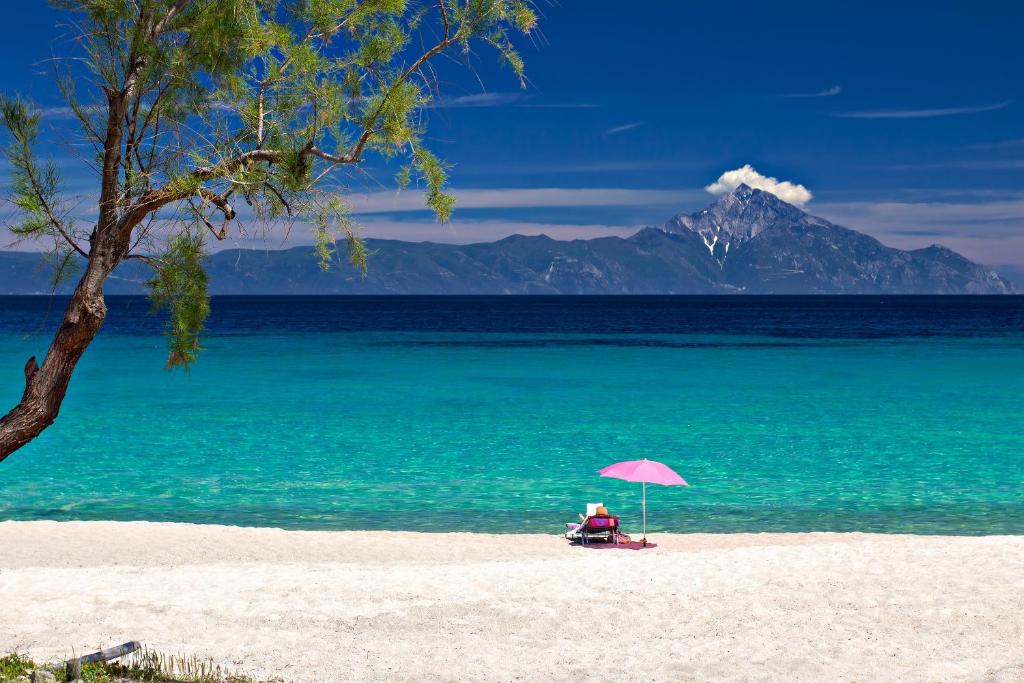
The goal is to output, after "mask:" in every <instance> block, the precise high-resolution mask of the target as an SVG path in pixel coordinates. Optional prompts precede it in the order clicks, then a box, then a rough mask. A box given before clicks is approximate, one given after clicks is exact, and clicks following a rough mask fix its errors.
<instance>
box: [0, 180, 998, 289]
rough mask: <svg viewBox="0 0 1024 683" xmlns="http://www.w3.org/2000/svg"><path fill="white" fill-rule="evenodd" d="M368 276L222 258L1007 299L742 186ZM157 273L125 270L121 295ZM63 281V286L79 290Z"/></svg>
mask: <svg viewBox="0 0 1024 683" xmlns="http://www.w3.org/2000/svg"><path fill="white" fill-rule="evenodd" d="M367 247H368V249H369V251H370V259H369V266H370V267H369V274H368V276H367V277H365V278H363V277H361V276H360V274H359V273H357V272H356V271H355V270H354V269H352V268H351V267H349V266H347V265H344V264H343V265H339V266H338V267H336V268H334V269H332V270H330V271H327V272H323V271H321V270H320V269H319V267H318V266H317V263H316V259H315V258H314V256H313V253H312V252H313V250H312V248H310V247H295V248H292V249H287V250H282V251H269V250H267V251H263V250H237V249H236V250H227V251H221V252H218V253H216V254H213V255H212V256H210V257H209V260H208V263H207V269H208V272H209V274H210V283H211V287H210V288H211V291H212V292H213V293H215V294H730V293H732V294H1007V293H1010V292H1011V291H1012V288H1011V286H1010V284H1009V283H1008V282H1007V281H1005V280H1003V279H1002V278H1001V277H1000V276H999V275H997V274H996V273H995V272H993V271H992V270H990V269H988V268H986V267H984V266H980V265H978V264H976V263H972V262H971V261H969V260H967V259H966V258H964V257H963V256H960V255H959V254H957V253H955V252H953V251H951V250H949V249H946V248H945V247H941V246H938V245H933V246H930V247H927V248H925V249H915V250H912V251H902V250H900V249H894V248H892V247H887V246H885V245H883V244H882V243H881V242H879V241H878V240H876V239H874V238H873V237H870V236H868V235H865V234H863V233H859V232H857V231H855V230H850V229H849V228H844V227H842V226H838V225H835V224H833V223H830V222H829V221H827V220H825V219H823V218H818V217H816V216H811V215H809V214H807V213H805V212H803V211H801V210H800V209H798V208H797V207H795V206H793V205H791V204H787V203H786V202H784V201H782V200H781V199H779V198H778V197H776V196H775V195H773V194H770V193H768V192H763V191H761V190H756V189H752V188H750V187H747V186H746V185H741V186H740V187H739V188H738V189H737V190H736V191H735V192H733V193H731V194H728V195H725V196H723V197H722V198H721V199H719V200H718V201H717V202H716V203H714V204H712V205H711V206H709V207H708V208H706V209H704V210H702V211H699V212H697V213H693V214H680V215H678V216H676V217H674V218H672V219H671V220H669V221H668V222H667V223H665V224H664V225H663V226H661V227H659V228H644V229H642V230H640V231H639V232H637V233H636V234H635V235H633V236H631V237H628V238H621V237H599V238H595V239H590V240H572V241H559V240H554V239H551V238H550V237H547V236H545V235H539V236H535V237H525V236H522V235H513V236H511V237H507V238H505V239H503V240H499V241H497V242H488V243H483V244H467V245H454V244H436V243H433V242H400V241H395V240H375V239H371V240H367ZM148 277H149V273H148V272H147V270H146V268H145V267H144V266H142V265H141V264H139V263H137V262H132V263H128V264H125V265H124V266H122V267H121V268H119V269H118V270H117V271H116V272H115V273H114V277H113V278H112V279H111V280H110V282H109V284H108V287H107V291H108V293H111V294H136V293H140V292H142V291H143V287H142V284H143V283H144V282H145V281H146V279H147V278H148ZM71 286H72V285H63V286H62V287H61V288H60V289H59V290H58V291H69V290H70V288H71ZM50 290H51V287H50V285H49V283H48V280H47V271H46V269H45V268H42V267H41V264H40V259H39V256H38V255H35V254H25V253H14V252H5V253H0V293H9V294H26V293H43V292H49V291H50Z"/></svg>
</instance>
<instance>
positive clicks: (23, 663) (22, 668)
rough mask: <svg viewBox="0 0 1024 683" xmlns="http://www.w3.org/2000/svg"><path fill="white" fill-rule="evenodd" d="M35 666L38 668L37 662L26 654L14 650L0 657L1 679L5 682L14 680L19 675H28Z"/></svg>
mask: <svg viewBox="0 0 1024 683" xmlns="http://www.w3.org/2000/svg"><path fill="white" fill-rule="evenodd" d="M34 668H36V665H35V662H33V661H32V660H31V659H29V658H27V657H25V656H24V655H19V654H18V653H17V652H13V653H11V654H9V655H6V656H4V657H0V681H3V682H5V683H6V681H13V680H14V679H15V678H17V677H18V676H24V675H26V674H27V673H28V672H29V671H31V670H32V669H34Z"/></svg>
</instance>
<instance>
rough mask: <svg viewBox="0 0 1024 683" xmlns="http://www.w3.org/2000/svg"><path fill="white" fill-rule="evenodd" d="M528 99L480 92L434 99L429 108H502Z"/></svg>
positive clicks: (520, 93) (515, 93)
mask: <svg viewBox="0 0 1024 683" xmlns="http://www.w3.org/2000/svg"><path fill="white" fill-rule="evenodd" d="M529 98H530V96H529V95H527V94H526V93H522V92H481V93H474V94H472V95H458V96H456V97H452V96H443V97H438V98H435V99H434V100H433V101H432V102H431V103H430V106H431V107H432V108H435V109H453V108H457V107H504V106H507V105H510V104H516V103H518V102H525V101H526V100H528V99H529Z"/></svg>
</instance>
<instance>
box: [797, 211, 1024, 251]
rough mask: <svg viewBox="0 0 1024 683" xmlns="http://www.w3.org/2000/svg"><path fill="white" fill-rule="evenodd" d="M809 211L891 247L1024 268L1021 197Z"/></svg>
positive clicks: (1023, 220) (1023, 217) (1023, 212)
mask: <svg viewBox="0 0 1024 683" xmlns="http://www.w3.org/2000/svg"><path fill="white" fill-rule="evenodd" d="M814 213H816V214H818V215H819V216H822V217H824V218H827V219H829V220H831V221H834V222H836V223H839V224H840V225H845V226H847V227H849V228H853V229H854V230H860V231H863V232H866V233H868V234H869V235H872V236H873V237H876V238H878V239H879V240H880V241H881V242H882V243H883V244H886V245H889V246H891V247H898V248H900V249H920V248H921V247H926V246H928V245H930V244H934V243H939V244H942V245H944V246H947V247H949V248H950V249H953V250H954V251H957V252H959V253H961V254H963V255H964V256H966V257H967V258H969V259H971V260H972V261H975V262H977V263H987V264H1013V265H1017V266H1020V265H1022V264H1024V234H1021V225H1024V195H1012V194H1011V195H1006V196H999V197H998V198H995V199H991V200H988V201H980V202H978V201H965V200H955V199H954V200H941V199H934V200H932V201H882V202H873V201H859V202H858V201H852V202H823V203H818V204H815V206H814Z"/></svg>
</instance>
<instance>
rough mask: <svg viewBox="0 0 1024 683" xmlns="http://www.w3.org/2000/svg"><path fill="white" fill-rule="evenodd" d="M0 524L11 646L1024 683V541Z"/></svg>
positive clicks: (460, 675) (641, 674) (749, 676)
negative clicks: (618, 538)
mask: <svg viewBox="0 0 1024 683" xmlns="http://www.w3.org/2000/svg"><path fill="white" fill-rule="evenodd" d="M652 540H654V541H656V542H657V543H658V547H657V548H655V549H652V550H644V551H627V550H587V549H582V548H578V547H570V546H568V545H567V544H566V542H565V541H564V540H562V539H561V538H560V537H557V536H542V535H517V536H512V535H486V534H417V533H395V532H303V531H280V530H275V529H243V528H234V527H220V526H195V525H186V524H155V523H145V522H140V523H119V522H3V523H0V606H2V607H0V650H2V651H11V650H16V651H19V652H23V653H28V654H30V655H32V656H33V657H35V658H37V659H42V660H49V659H57V658H63V657H65V656H68V655H70V654H71V653H72V651H75V652H77V653H79V654H81V653H83V652H85V651H91V650H92V649H95V648H99V647H105V646H110V645H114V644H117V643H121V642H123V641H127V640H132V639H134V640H140V641H142V642H143V643H145V644H146V645H148V646H149V647H151V648H154V649H158V650H162V651H165V652H171V653H189V654H195V655H199V656H202V657H210V658H212V659H213V660H215V661H216V662H217V663H220V664H222V665H224V666H227V667H229V668H231V669H233V670H236V671H240V672H245V673H250V674H253V675H257V676H267V677H269V676H276V677H280V678H282V679H284V680H286V681H372V680H485V681H491V680H494V681H499V680H500V681H509V680H574V681H575V680H593V681H604V682H610V681H641V680H643V681H651V680H672V681H683V680H700V681H711V680H714V681H733V680H735V681H778V680H801V681H897V680H898V681H1021V680H1024V537H983V538H964V537H913V536H881V535H865V534H753V535H700V534H696V535H672V536H669V535H662V534H652Z"/></svg>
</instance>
